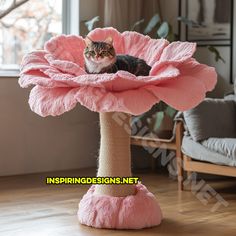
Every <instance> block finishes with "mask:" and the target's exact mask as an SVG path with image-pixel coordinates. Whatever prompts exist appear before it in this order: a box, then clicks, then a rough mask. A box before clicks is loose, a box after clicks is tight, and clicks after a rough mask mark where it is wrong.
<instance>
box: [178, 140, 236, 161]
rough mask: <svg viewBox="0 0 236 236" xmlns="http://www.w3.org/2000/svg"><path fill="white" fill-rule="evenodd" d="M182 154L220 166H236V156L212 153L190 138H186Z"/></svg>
mask: <svg viewBox="0 0 236 236" xmlns="http://www.w3.org/2000/svg"><path fill="white" fill-rule="evenodd" d="M182 152H183V153H184V154H186V155H187V156H189V157H191V158H193V159H195V160H199V161H206V162H211V163H214V164H219V165H227V166H236V157H235V156H225V155H222V154H221V153H218V152H215V151H212V150H210V149H208V148H206V147H205V146H203V145H202V144H201V143H198V142H195V141H193V139H192V138H191V137H190V136H184V138H183V142H182Z"/></svg>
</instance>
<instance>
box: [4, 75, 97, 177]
mask: <svg viewBox="0 0 236 236" xmlns="http://www.w3.org/2000/svg"><path fill="white" fill-rule="evenodd" d="M28 95H29V89H22V88H20V87H19V85H18V83H17V79H16V78H0V111H1V113H0V175H14V174H23V173H34V172H45V171H54V170H66V169H76V168H84V167H90V166H96V157H97V151H98V144H99V127H98V115H97V114H96V113H94V112H90V111H88V110H87V109H85V108H83V107H82V106H80V105H78V106H77V107H76V108H75V109H74V110H73V111H70V112H68V113H65V114H63V115H62V116H59V117H47V118H42V117H40V116H38V115H36V114H35V113H33V112H32V111H31V110H30V108H29V105H28V102H27V101H28Z"/></svg>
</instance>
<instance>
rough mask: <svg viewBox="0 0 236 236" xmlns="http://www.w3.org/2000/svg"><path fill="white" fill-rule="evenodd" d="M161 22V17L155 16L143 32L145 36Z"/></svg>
mask: <svg viewBox="0 0 236 236" xmlns="http://www.w3.org/2000/svg"><path fill="white" fill-rule="evenodd" d="M160 21H161V19H160V16H159V15H158V14H155V15H154V16H153V17H152V19H151V20H150V21H149V22H148V25H147V27H146V28H145V30H144V31H143V33H144V34H148V33H150V32H151V31H152V30H153V28H154V27H155V26H156V25H157V24H158V23H159V22H160Z"/></svg>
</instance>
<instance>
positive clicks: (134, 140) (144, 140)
mask: <svg viewBox="0 0 236 236" xmlns="http://www.w3.org/2000/svg"><path fill="white" fill-rule="evenodd" d="M175 128H176V130H175V138H174V140H173V141H171V142H170V141H168V140H165V139H158V138H150V137H141V136H131V144H132V145H137V146H146V147H153V148H163V147H164V148H165V149H168V150H173V151H175V152H176V158H177V171H178V187H179V189H181V186H182V185H183V183H182V179H180V178H182V177H181V176H183V169H182V159H183V158H182V152H181V144H182V138H183V125H182V122H180V121H177V123H176V126H175Z"/></svg>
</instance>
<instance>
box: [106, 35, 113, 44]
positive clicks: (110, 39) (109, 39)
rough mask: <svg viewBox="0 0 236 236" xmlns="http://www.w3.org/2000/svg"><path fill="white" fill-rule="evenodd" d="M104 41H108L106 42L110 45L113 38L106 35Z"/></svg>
mask: <svg viewBox="0 0 236 236" xmlns="http://www.w3.org/2000/svg"><path fill="white" fill-rule="evenodd" d="M105 43H108V44H110V45H112V44H113V39H112V37H110V36H109V37H108V38H106V39H105Z"/></svg>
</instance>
